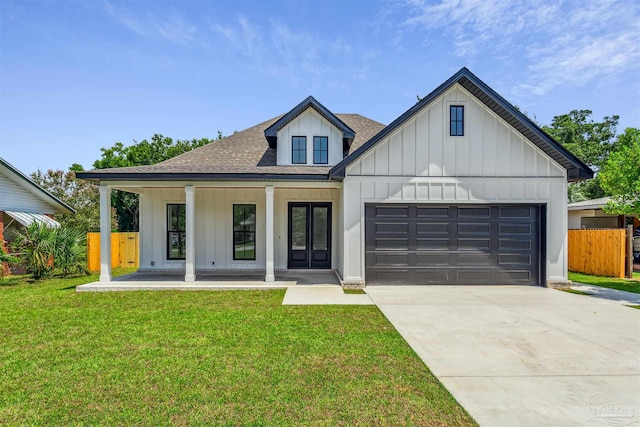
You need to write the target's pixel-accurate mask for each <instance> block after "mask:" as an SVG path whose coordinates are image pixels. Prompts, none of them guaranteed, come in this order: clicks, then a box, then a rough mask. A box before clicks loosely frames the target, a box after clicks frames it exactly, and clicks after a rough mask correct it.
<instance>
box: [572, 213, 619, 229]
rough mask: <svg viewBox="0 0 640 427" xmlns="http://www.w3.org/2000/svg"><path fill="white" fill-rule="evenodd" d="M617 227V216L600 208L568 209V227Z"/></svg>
mask: <svg viewBox="0 0 640 427" xmlns="http://www.w3.org/2000/svg"><path fill="white" fill-rule="evenodd" d="M583 226H584V227H585V228H589V229H590V228H618V216H617V215H612V214H608V213H606V212H605V211H603V210H602V209H583V210H574V211H569V229H570V230H572V229H573V230H575V229H579V228H582V227H583Z"/></svg>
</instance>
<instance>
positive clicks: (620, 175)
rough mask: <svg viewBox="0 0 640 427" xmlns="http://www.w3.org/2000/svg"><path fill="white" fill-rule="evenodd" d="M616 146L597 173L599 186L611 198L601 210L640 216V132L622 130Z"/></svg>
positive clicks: (632, 129) (628, 129)
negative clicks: (600, 185)
mask: <svg viewBox="0 0 640 427" xmlns="http://www.w3.org/2000/svg"><path fill="white" fill-rule="evenodd" d="M616 146H617V147H616V151H614V152H613V153H611V154H610V155H609V158H608V159H607V161H606V163H605V164H604V166H603V168H602V170H601V171H600V173H599V174H598V175H599V176H600V181H601V183H602V187H603V188H604V189H605V191H607V192H608V193H609V194H611V196H612V199H611V201H610V202H609V203H608V204H607V205H606V206H605V207H604V209H605V211H607V212H609V213H616V214H618V215H628V216H636V215H640V129H637V128H627V129H625V131H624V133H623V134H621V135H620V136H619V137H618V141H617V143H616Z"/></svg>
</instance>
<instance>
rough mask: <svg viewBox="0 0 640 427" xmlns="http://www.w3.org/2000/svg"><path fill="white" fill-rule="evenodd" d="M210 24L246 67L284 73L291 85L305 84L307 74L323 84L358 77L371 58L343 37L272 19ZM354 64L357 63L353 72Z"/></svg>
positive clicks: (364, 72)
mask: <svg viewBox="0 0 640 427" xmlns="http://www.w3.org/2000/svg"><path fill="white" fill-rule="evenodd" d="M210 27H211V29H212V30H213V31H214V33H217V34H218V35H219V36H222V39H223V40H224V41H225V42H226V43H227V44H228V46H230V47H231V48H232V49H234V50H235V51H236V52H237V53H239V54H240V55H242V56H244V57H245V58H247V59H249V60H250V61H249V63H248V65H249V66H253V67H255V68H257V69H259V70H261V71H265V72H267V73H270V74H272V75H277V76H281V77H282V76H284V77H286V78H288V79H289V80H290V81H291V82H292V83H294V84H298V83H301V82H303V81H304V82H306V83H309V82H310V81H311V80H310V77H311V76H317V77H322V78H323V79H322V80H318V81H322V82H323V83H324V84H327V85H330V86H340V85H343V84H344V83H341V81H344V80H345V79H348V78H352V79H357V78H362V77H363V76H364V75H365V74H366V73H367V72H368V70H369V66H368V63H369V62H370V61H371V60H372V53H371V52H370V51H364V50H363V51H362V52H360V51H358V49H354V47H353V46H351V44H350V43H348V42H347V41H345V40H344V39H343V38H336V39H328V38H324V37H323V36H321V35H315V34H313V33H310V32H306V31H296V30H294V29H292V28H291V27H290V26H289V25H287V24H286V23H283V22H281V21H279V20H276V19H268V20H266V23H265V24H263V25H259V24H256V23H254V22H252V21H251V20H249V19H248V18H246V17H244V16H238V17H237V18H236V19H235V20H233V21H230V22H229V23H227V24H224V25H222V24H218V23H210ZM354 52H357V53H356V54H355V55H354ZM345 55H351V57H352V58H351V59H352V60H351V61H345V60H344V57H345ZM354 63H356V64H358V67H357V72H355V71H354V68H353V65H354ZM331 79H333V80H331Z"/></svg>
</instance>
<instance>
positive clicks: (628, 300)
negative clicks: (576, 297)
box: [571, 282, 640, 305]
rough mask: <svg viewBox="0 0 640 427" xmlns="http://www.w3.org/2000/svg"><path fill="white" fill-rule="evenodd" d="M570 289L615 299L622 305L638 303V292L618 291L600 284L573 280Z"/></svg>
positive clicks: (639, 299)
mask: <svg viewBox="0 0 640 427" xmlns="http://www.w3.org/2000/svg"><path fill="white" fill-rule="evenodd" d="M571 289H574V290H576V291H580V292H586V293H588V294H589V295H590V296H593V297H596V298H602V299H607V300H610V301H616V302H618V303H620V304H624V305H640V294H636V293H633V292H627V291H619V290H617V289H609V288H603V287H602V286H594V285H585V284H584V283H578V282H574V283H573V284H572V285H571Z"/></svg>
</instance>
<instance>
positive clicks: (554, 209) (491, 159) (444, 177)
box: [342, 85, 567, 281]
mask: <svg viewBox="0 0 640 427" xmlns="http://www.w3.org/2000/svg"><path fill="white" fill-rule="evenodd" d="M450 105H464V107H465V124H464V126H465V128H464V136H462V137H452V136H449V106H450ZM343 185H344V187H343V195H342V200H343V203H344V241H343V246H344V249H343V250H344V254H345V255H344V256H345V260H344V263H345V271H344V279H345V280H347V281H363V280H365V277H364V221H363V218H364V204H365V203H374V202H375V203H380V202H394V203H398V202H399V203H403V202H406V203H438V204H452V205H454V204H462V203H474V204H478V203H489V204H498V203H524V204H534V203H535V204H544V205H546V206H547V242H546V243H547V247H546V251H547V261H546V271H547V278H546V279H547V280H550V281H562V280H566V278H567V252H566V240H567V231H566V230H567V200H566V194H567V180H566V170H565V169H564V168H563V167H562V166H560V165H558V164H557V163H556V162H555V161H554V160H552V159H551V158H550V157H548V156H547V155H546V154H545V153H544V152H542V151H541V150H540V149H538V148H537V147H536V146H535V145H534V144H533V143H531V142H530V141H529V140H527V139H526V138H525V137H524V136H522V135H521V134H520V133H519V132H517V131H516V130H515V129H514V128H512V127H511V126H510V125H509V124H508V123H506V122H505V121H503V120H502V119H501V118H499V117H498V116H497V115H496V114H495V113H493V112H492V111H491V110H490V109H489V108H487V107H486V106H484V104H482V103H481V102H480V101H478V100H477V99H476V98H475V97H474V96H473V95H471V94H470V93H469V92H467V91H466V90H465V89H464V88H462V87H461V86H459V85H454V86H452V88H451V89H450V90H449V91H447V92H446V93H445V94H443V95H442V96H441V97H439V98H437V99H435V100H434V101H433V102H431V103H430V104H428V105H426V106H425V107H424V108H422V109H421V110H420V111H418V112H416V114H414V115H413V116H412V117H410V118H408V119H407V120H406V121H405V123H404V124H402V125H400V126H399V127H398V128H397V129H396V130H395V131H394V132H393V133H391V134H390V135H389V136H387V137H386V138H385V139H383V140H381V141H379V142H378V143H377V144H376V145H374V146H373V147H371V148H370V149H369V150H368V151H367V152H366V153H364V154H362V155H361V157H360V158H359V159H357V160H356V161H354V162H353V163H352V164H351V165H349V166H348V167H347V169H346V173H345V179H344V182H343Z"/></svg>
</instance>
